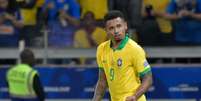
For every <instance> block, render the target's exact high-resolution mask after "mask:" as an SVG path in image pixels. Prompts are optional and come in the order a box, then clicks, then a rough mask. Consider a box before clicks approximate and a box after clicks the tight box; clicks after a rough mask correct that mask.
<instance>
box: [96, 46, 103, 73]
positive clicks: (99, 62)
mask: <svg viewBox="0 0 201 101" xmlns="http://www.w3.org/2000/svg"><path fill="white" fill-rule="evenodd" d="M101 54H102V47H101V45H99V46H98V48H97V52H96V60H97V64H98V67H99V69H103V63H102V55H101Z"/></svg>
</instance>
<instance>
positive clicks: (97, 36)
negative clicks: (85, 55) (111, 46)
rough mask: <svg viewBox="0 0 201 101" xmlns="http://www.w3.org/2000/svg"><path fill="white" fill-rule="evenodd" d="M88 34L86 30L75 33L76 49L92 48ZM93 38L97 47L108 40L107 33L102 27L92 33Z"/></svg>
mask: <svg viewBox="0 0 201 101" xmlns="http://www.w3.org/2000/svg"><path fill="white" fill-rule="evenodd" d="M87 34H89V33H87V32H86V31H85V30H84V29H79V30H78V31H76V32H75V35H74V42H73V45H74V47H75V48H91V47H93V46H91V44H90V42H89V40H88V38H87V36H88V35H87ZM91 37H92V39H93V41H94V42H95V43H96V45H99V44H101V43H102V42H104V41H106V40H107V33H106V32H105V30H104V29H103V28H101V27H96V29H95V30H94V31H93V32H92V34H91Z"/></svg>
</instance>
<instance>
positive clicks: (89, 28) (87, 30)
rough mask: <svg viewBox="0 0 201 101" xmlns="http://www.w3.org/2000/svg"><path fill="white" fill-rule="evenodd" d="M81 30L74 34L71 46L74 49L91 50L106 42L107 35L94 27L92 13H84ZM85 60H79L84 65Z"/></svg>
mask: <svg viewBox="0 0 201 101" xmlns="http://www.w3.org/2000/svg"><path fill="white" fill-rule="evenodd" d="M81 24H82V25H81V28H80V29H78V30H77V31H76V32H75V35H74V42H73V45H74V47H75V48H93V47H96V46H98V45H99V44H101V43H102V42H104V41H106V40H107V34H106V32H105V30H104V29H103V28H101V27H98V26H96V20H95V16H94V14H93V13H92V12H86V13H85V15H84V17H83V19H82V21H81ZM84 60H85V59H81V64H84V63H85V61H84Z"/></svg>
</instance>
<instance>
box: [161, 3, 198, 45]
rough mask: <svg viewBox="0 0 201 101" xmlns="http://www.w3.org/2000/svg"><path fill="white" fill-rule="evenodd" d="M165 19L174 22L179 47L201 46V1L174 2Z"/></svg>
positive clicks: (169, 6)
mask: <svg viewBox="0 0 201 101" xmlns="http://www.w3.org/2000/svg"><path fill="white" fill-rule="evenodd" d="M164 17H165V18H166V19H170V20H172V21H174V30H175V40H176V42H178V43H179V45H193V44H195V45H196V44H197V45H200V44H201V0H172V1H171V2H170V4H169V5H168V7H167V13H166V14H165V15H164Z"/></svg>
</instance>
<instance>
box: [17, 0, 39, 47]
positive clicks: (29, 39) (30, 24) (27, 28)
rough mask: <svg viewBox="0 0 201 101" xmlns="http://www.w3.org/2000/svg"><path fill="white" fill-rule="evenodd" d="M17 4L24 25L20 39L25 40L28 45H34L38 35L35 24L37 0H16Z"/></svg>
mask: <svg viewBox="0 0 201 101" xmlns="http://www.w3.org/2000/svg"><path fill="white" fill-rule="evenodd" d="M16 1H17V4H18V5H19V9H20V13H21V15H22V21H23V23H24V27H23V28H22V30H21V32H20V40H25V45H26V46H28V47H31V46H34V41H35V38H36V37H38V36H39V30H38V29H36V25H37V5H36V3H37V0H16Z"/></svg>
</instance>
